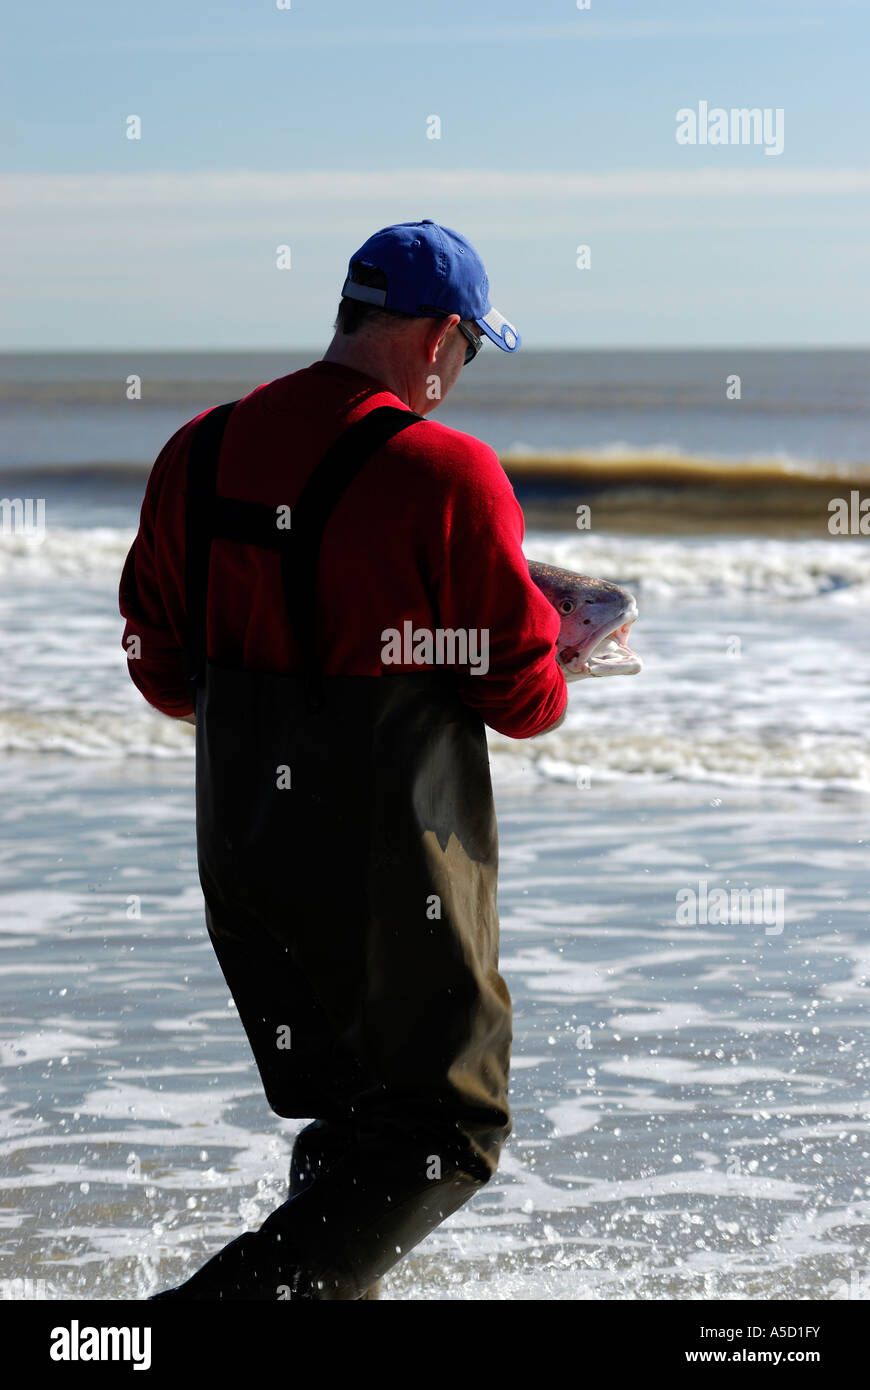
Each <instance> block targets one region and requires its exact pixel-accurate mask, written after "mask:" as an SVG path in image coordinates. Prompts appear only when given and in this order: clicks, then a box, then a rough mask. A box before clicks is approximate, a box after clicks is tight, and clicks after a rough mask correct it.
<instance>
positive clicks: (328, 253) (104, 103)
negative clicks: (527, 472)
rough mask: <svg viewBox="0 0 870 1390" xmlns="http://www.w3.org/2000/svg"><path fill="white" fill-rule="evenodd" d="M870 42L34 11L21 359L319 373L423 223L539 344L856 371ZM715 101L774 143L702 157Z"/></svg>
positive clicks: (815, 35)
mask: <svg viewBox="0 0 870 1390" xmlns="http://www.w3.org/2000/svg"><path fill="white" fill-rule="evenodd" d="M279 5H281V6H283V7H281V8H279ZM868 40H870V6H868V5H867V4H866V0H824V3H807V0H734V3H727V0H721V2H720V3H718V4H717V3H712V0H685V2H684V3H670V4H663V5H653V4H651V3H649V0H645V2H644V3H640V2H639V0H610V2H609V3H608V2H607V0H589V6H588V8H585V9H579V8H578V5H577V0H529V3H527V4H523V3H520V2H519V0H439V3H438V4H429V3H415V0H381V2H380V3H379V2H378V0H368V2H367V3H364V4H363V3H354V2H353V0H238V3H229V2H228V0H147V3H146V4H141V5H133V4H131V3H129V0H126V2H125V0H120V3H119V0H91V2H90V3H87V0H85V2H84V3H82V4H79V5H70V4H69V3H68V0H63V2H61V0H39V3H38V4H32V5H18V6H15V7H14V8H10V9H9V10H8V11H7V14H6V18H5V20H4V35H3V39H2V48H3V71H4V81H3V84H2V93H0V246H2V252H3V254H2V256H0V303H2V313H0V349H2V350H7V351H8V350H16V349H21V350H71V349H112V348H141V349H146V348H153V349H160V348H199V349H209V348H210V349H244V348H274V349H278V350H287V349H294V348H298V349H311V348H319V349H321V350H322V349H323V348H324V347H325V345H326V343H328V341H329V338H330V336H331V332H332V323H333V320H334V317H335V309H336V305H337V302H338V298H339V294H340V289H341V284H342V281H343V279H344V276H345V273H346V268H347V262H348V260H349V258H350V257H351V255H352V254H353V252H354V251H355V250H356V249H357V248H358V247H359V246H360V245H361V244H362V242H364V241H365V240H366V238H367V237H368V236H369V235H370V234H371V233H372V232H373V231H375V230H377V229H378V228H379V227H383V226H386V225H388V224H390V223H393V222H404V221H413V220H417V219H420V218H424V217H427V218H432V219H433V220H435V221H436V222H441V223H444V224H446V225H447V226H451V227H455V228H457V229H458V230H459V231H461V232H463V233H464V234H465V235H466V236H467V237H469V238H470V239H471V241H472V242H473V243H474V244H475V246H476V247H477V248H478V250H479V251H480V252H481V255H482V256H483V259H484V261H485V263H486V266H487V271H488V273H489V279H490V284H491V294H492V302H493V304H494V305H495V307H496V308H497V309H499V310H500V311H501V312H502V313H503V314H505V315H506V316H507V317H508V318H509V319H510V320H511V321H512V322H514V323H515V324H516V325H517V326H518V328H519V330H520V332H521V334H522V336H523V343H524V345H525V346H527V347H532V348H553V347H577V348H594V347H683V346H686V347H691V346H699V347H701V346H709V347H720V346H721V347H731V346H737V347H740V346H750V347H787V346H794V347H804V346H848V345H860V346H865V345H867V344H868V342H870V329H868V323H870V275H868V270H870V236H868V231H870V157H868V141H867V131H868V129H870V119H868V117H870V84H868V82H867V75H866V69H867V54H868V52H870V43H868ZM701 103H706V105H707V109H708V111H710V112H712V111H713V110H714V109H715V108H720V109H722V110H724V111H725V112H727V113H730V112H731V110H732V109H739V108H757V109H759V110H760V111H762V112H764V111H766V112H768V113H769V121H770V125H769V127H768V137H769V138H768V139H767V143H766V144H765V142H764V139H763V138H761V139H760V140H759V141H757V142H755V143H731V142H730V140H729V143H727V144H726V143H713V142H712V141H710V142H708V143H706V144H702V143H700V141H698V142H697V143H680V142H679V141H678V139H677V132H678V129H679V127H680V126H681V125H682V126H683V129H684V130H685V129H686V128H687V121H686V117H685V115H683V116H682V117H679V118H678V113H679V112H683V113H685V112H686V111H691V112H692V113H693V119H694V120H695V121H696V122H697V124H698V127H699V129H700V128H703V124H704V123H703V121H702V120H701V116H700V112H701V109H702V108H701V105H700V104H701ZM777 112H779V113H781V115H779V116H778V115H777V114H776V113H777ZM131 117H138V118H139V121H140V122H141V129H140V131H139V135H140V138H138V139H131V138H129V135H130V133H136V127H135V123H131V121H130V118H131ZM728 121H729V122H730V116H729V117H728ZM719 129H720V132H721V126H720V127H719ZM776 131H778V140H777V141H776V142H775V141H774V139H773V135H774V132H776ZM696 133H697V132H696ZM726 133H730V132H729V127H728V124H727V122H726ZM436 134H437V136H438V137H439V138H432V137H433V136H434V135H436ZM761 135H762V137H763V132H761ZM713 138H714V139H715V135H714V137H713ZM780 142H781V146H782V148H781V152H779V153H769V152H768V150H771V149H774V148H775V144H776V143H780ZM279 247H287V248H289V253H288V252H283V253H279V250H278V248H279ZM578 247H588V248H589V251H588V254H585V253H581V254H580V255H579V256H578ZM279 260H283V262H284V265H283V266H279V263H278V262H279ZM578 260H579V261H581V262H583V263H584V264H582V265H578ZM288 261H289V265H287V262H288ZM586 261H588V264H585V262H586Z"/></svg>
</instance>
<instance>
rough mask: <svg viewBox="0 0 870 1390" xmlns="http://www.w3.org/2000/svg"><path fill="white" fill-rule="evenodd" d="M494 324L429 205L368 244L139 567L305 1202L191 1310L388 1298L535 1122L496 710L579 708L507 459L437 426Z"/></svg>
mask: <svg viewBox="0 0 870 1390" xmlns="http://www.w3.org/2000/svg"><path fill="white" fill-rule="evenodd" d="M481 334H483V335H485V336H486V337H487V338H489V339H490V340H491V341H492V342H494V343H495V344H496V345H497V346H498V347H499V348H501V349H502V350H503V351H505V352H515V351H516V350H517V348H518V347H519V346H520V338H519V334H518V333H517V332H516V329H514V328H513V326H512V325H511V324H510V323H508V322H507V320H505V319H504V318H502V316H501V315H500V314H499V313H498V312H497V311H496V310H495V309H493V308H492V307H491V305H490V302H489V284H488V280H487V277H486V273H485V270H484V267H483V264H482V262H481V260H480V257H479V256H478V254H477V252H476V251H475V249H474V247H473V246H472V245H471V243H470V242H468V241H467V240H466V239H465V238H464V237H462V236H460V235H459V234H458V233H456V232H454V231H452V230H451V229H450V228H447V227H442V226H438V225H436V224H435V223H434V222H431V221H423V222H419V223H403V224H400V225H397V226H392V227H387V228H384V229H383V230H382V231H380V232H378V233H376V234H375V235H374V236H373V237H371V238H370V239H369V241H367V242H366V244H365V245H364V246H363V247H362V248H361V249H360V250H359V251H358V252H357V254H356V255H355V256H354V257H353V258H352V260H351V263H350V266H349V269H348V277H347V280H346V281H345V285H344V290H343V295H342V300H341V304H340V306H339V315H338V319H337V321H336V333H335V336H334V338H333V341H332V343H331V344H330V346H329V349H328V351H327V352H326V354H325V356H324V357H323V359H322V360H321V361H319V362H315V363H313V364H312V365H311V366H309V367H306V368H305V369H303V370H302V371H298V372H294V373H291V374H290V375H289V376H285V377H281V378H279V379H278V380H276V381H273V382H271V383H269V384H267V385H264V386H260V387H258V388H257V389H256V390H254V391H252V392H251V393H250V395H248V396H246V397H245V398H244V399H243V400H241V401H239V402H237V403H235V404H234V405H232V406H229V405H228V406H225V407H218V408H217V409H215V410H212V411H209V412H206V413H205V414H204V415H202V416H199V417H197V418H196V419H195V420H193V421H190V422H189V423H188V424H187V425H185V426H184V427H183V428H182V429H181V430H179V431H178V433H177V434H175V435H174V436H173V438H172V439H171V440H170V441H169V443H168V444H167V445H166V447H165V448H164V450H163V452H162V453H161V455H160V457H159V458H158V460H157V462H156V464H155V466H154V468H153V470H152V473H151V476H150V479H149V482H148V487H147V491H146V496H145V500H144V504H143V508H142V516H141V524H140V529H139V533H138V535H137V537H136V540H135V542H134V544H133V547H132V549H131V551H130V554H129V556H128V558H127V562H126V565H125V568H124V573H123V577H122V580H121V597H120V606H121V612H122V614H123V615H124V616H125V617H126V619H127V625H126V628H125V630H124V638H123V641H124V646H125V648H126V649H127V650H128V653H129V654H130V656H131V658H135V659H131V660H130V663H129V670H130V675H131V677H132V679H133V681H134V682H135V683H136V685H137V686H138V688H139V689H140V690H141V692H142V693H143V695H144V696H145V698H146V699H147V700H149V701H150V702H151V703H152V704H153V705H155V706H156V707H157V708H158V709H160V710H162V711H164V712H165V713H166V714H168V715H171V716H173V717H175V718H179V719H188V720H189V721H190V722H191V723H195V725H196V738H197V749H196V753H197V763H196V799H197V849H198V858H199V872H200V880H201V883H202V886H203V892H204V896H205V910H206V923H207V927H208V932H209V936H210V939H211V941H212V944H213V946H214V949H215V952H216V955H217V957H218V961H219V963H220V965H221V968H222V970H223V973H224V975H225V978H226V981H227V984H228V986H229V989H230V992H231V994H232V996H233V999H234V1001H235V1004H236V1007H237V1009H238V1012H239V1016H240V1018H241V1021H242V1024H243V1026H244V1028H245V1031H246V1033H247V1035H248V1039H249V1041H250V1044H251V1047H252V1050H253V1053H254V1057H255V1059H256V1062H257V1066H258V1068H259V1071H260V1075H261V1078H262V1081H263V1086H264V1089H265V1093H266V1097H267V1100H268V1102H269V1104H270V1106H271V1107H272V1109H273V1110H274V1111H275V1112H276V1113H277V1114H279V1115H282V1116H288V1117H303V1116H304V1117H307V1118H310V1117H312V1116H314V1117H316V1118H315V1119H314V1120H313V1122H312V1123H311V1124H309V1125H308V1126H307V1128H305V1129H303V1131H302V1132H301V1134H300V1135H299V1136H298V1138H297V1140H296V1144H295V1146H294V1149H293V1155H292V1163H291V1171H290V1195H289V1199H288V1200H287V1201H286V1202H285V1203H284V1204H283V1205H282V1206H281V1207H279V1208H278V1209H277V1210H276V1211H275V1212H274V1213H273V1214H272V1215H271V1216H270V1217H269V1218H268V1219H267V1220H266V1221H265V1222H264V1224H263V1225H262V1226H261V1227H260V1228H259V1230H257V1231H250V1232H245V1233H244V1234H242V1235H241V1236H239V1237H238V1238H237V1239H236V1240H234V1241H232V1242H231V1243H230V1244H229V1245H228V1246H226V1247H225V1248H224V1249H223V1250H222V1251H220V1252H219V1253H218V1254H216V1255H215V1256H213V1257H212V1258H211V1259H210V1260H209V1261H208V1263H207V1264H206V1265H205V1266H203V1268H202V1269H200V1270H199V1271H198V1272H197V1273H196V1274H194V1275H193V1276H192V1277H191V1278H190V1279H188V1280H187V1282H186V1283H184V1284H182V1285H180V1286H179V1287H178V1288H176V1289H171V1290H168V1291H166V1292H165V1293H162V1294H157V1295H154V1297H156V1298H160V1299H166V1298H174V1299H234V1300H240V1299H254V1300H259V1301H268V1300H274V1299H290V1300H294V1299H300V1300H314V1299H358V1298H372V1297H377V1296H378V1295H377V1289H378V1281H379V1279H380V1276H381V1275H382V1274H384V1273H385V1272H386V1271H387V1270H388V1269H390V1268H391V1267H392V1266H393V1265H394V1264H395V1263H397V1261H398V1260H400V1259H401V1258H402V1256H403V1255H404V1254H406V1253H407V1251H408V1250H410V1249H412V1248H413V1247H414V1246H415V1245H417V1244H418V1243H419V1242H420V1241H421V1240H423V1239H424V1237H425V1236H426V1235H427V1234H428V1233H429V1232H430V1231H431V1230H432V1229H433V1228H434V1227H435V1226H436V1225H438V1224H439V1223H440V1222H441V1221H442V1220H444V1219H445V1217H447V1216H449V1215H450V1214H451V1213H452V1212H453V1211H455V1210H457V1208H458V1207H459V1206H461V1205H462V1204H463V1203H464V1202H465V1201H467V1200H468V1198H469V1197H471V1196H472V1195H473V1194H474V1192H475V1191H477V1190H478V1189H479V1188H480V1187H481V1186H483V1185H484V1184H485V1183H486V1182H487V1181H488V1180H489V1178H490V1177H491V1176H492V1174H493V1173H494V1171H495V1169H496V1167H497V1164H498V1159H499V1154H500V1151H501V1147H502V1145H503V1144H504V1142H505V1140H506V1139H507V1137H508V1135H509V1133H510V1132H511V1127H512V1119H511V1114H510V1110H509V1106H508V1099H507V1090H508V1069H509V1061H510V1044H511V1000H510V995H509V993H508V990H507V987H506V985H505V982H504V980H503V979H502V978H501V976H500V975H499V973H498V918H497V914H496V874H497V832H496V824H495V814H494V809H493V802H492V789H491V785H490V775H489V761H488V756H487V748H486V738H485V729H484V726H485V725H487V724H488V725H489V726H490V727H491V728H494V729H497V730H499V731H501V732H502V733H504V734H507V735H509V736H511V737H514V738H529V737H533V736H535V735H538V734H541V733H543V732H544V731H546V730H548V729H551V728H555V727H556V726H557V725H558V724H560V723H561V722H562V720H563V718H564V714H565V708H566V704H567V690H566V685H565V678H564V676H563V674H562V671H561V669H560V667H559V665H558V664H557V660H556V654H555V639H556V636H557V633H558V628H559V618H558V615H557V614H556V612H555V610H554V609H553V608H551V607H550V605H549V604H548V603H547V601H546V600H545V599H544V597H543V595H542V594H541V593H540V592H539V590H538V589H537V588H536V587H535V585H534V584H533V583H532V581H531V580H530V578H529V573H528V566H527V564H526V561H525V558H524V556H523V553H522V549H521V540H522V535H523V518H522V513H521V511H520V508H519V505H518V503H517V501H516V498H515V497H514V494H513V490H512V488H511V486H510V483H509V482H508V480H507V478H506V476H505V474H504V472H503V470H502V468H501V466H500V465H499V462H498V459H497V457H496V455H495V454H494V452H493V451H492V450H491V449H490V448H488V447H487V446H486V445H484V444H482V443H481V442H480V441H479V440H476V439H474V438H473V437H472V436H470V435H467V434H463V433H460V432H459V431H457V430H452V429H448V428H446V427H444V426H442V425H438V424H436V423H434V422H432V421H429V420H427V419H425V416H427V415H429V414H431V412H432V411H433V410H434V409H435V406H436V405H437V404H438V402H439V401H440V400H443V399H444V398H445V396H446V395H447V394H448V392H449V391H450V389H451V388H452V386H453V385H454V383H455V382H456V380H457V378H458V377H459V374H460V372H461V371H462V370H463V366H464V365H465V364H466V363H469V362H470V361H472V360H473V358H474V356H475V355H476V353H477V352H478V350H479V348H480V347H481V346H482V339H481Z"/></svg>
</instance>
